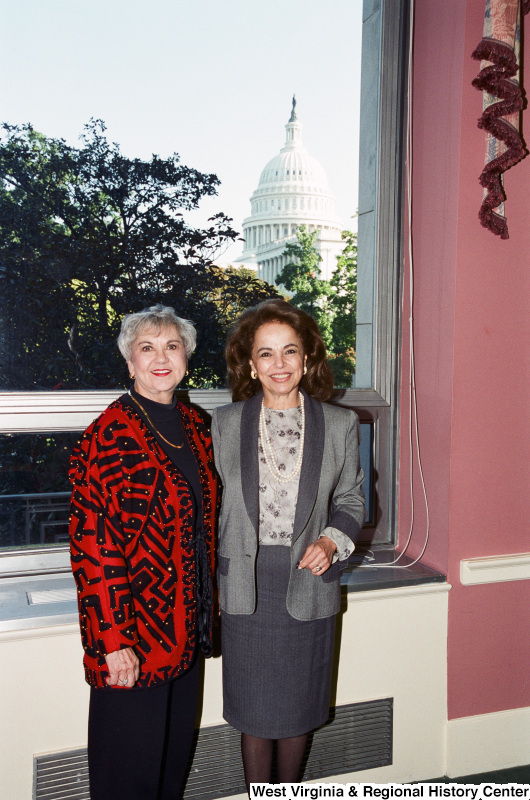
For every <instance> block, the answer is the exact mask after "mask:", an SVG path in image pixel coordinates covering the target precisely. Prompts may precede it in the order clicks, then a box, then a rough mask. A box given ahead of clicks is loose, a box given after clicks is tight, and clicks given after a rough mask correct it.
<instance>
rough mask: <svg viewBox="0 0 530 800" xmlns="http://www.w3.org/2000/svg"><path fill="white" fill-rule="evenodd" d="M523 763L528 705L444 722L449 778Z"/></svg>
mask: <svg viewBox="0 0 530 800" xmlns="http://www.w3.org/2000/svg"><path fill="white" fill-rule="evenodd" d="M524 764H530V707H529V708H515V709H512V710H509V711H499V712H497V713H493V714H480V715H477V716H475V717H462V718H461V719H452V720H450V721H449V722H448V725H447V776H448V777H449V778H458V777H460V776H462V775H475V774H476V773H479V772H492V771H494V770H497V769H507V768H509V767H519V766H522V765H524Z"/></svg>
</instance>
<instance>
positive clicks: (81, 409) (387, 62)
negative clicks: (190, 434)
mask: <svg viewBox="0 0 530 800" xmlns="http://www.w3.org/2000/svg"><path fill="white" fill-rule="evenodd" d="M364 7H365V10H364V15H363V60H362V93H361V109H362V114H361V157H360V179H359V185H360V186H361V187H362V194H361V196H360V198H359V275H358V297H357V369H356V376H355V386H354V387H351V388H348V389H346V390H342V391H341V392H340V393H339V396H338V397H337V400H336V401H337V402H338V403H341V404H344V405H346V406H349V407H354V408H356V409H357V411H358V412H359V414H360V417H361V421H362V445H361V446H362V452H363V460H364V462H365V463H370V464H371V465H372V466H373V469H370V470H369V475H368V478H367V484H366V488H367V494H368V495H369V497H370V498H371V502H370V520H369V525H368V527H367V537H368V539H369V540H370V541H371V542H372V543H375V544H379V545H383V546H391V545H392V543H393V530H394V513H395V502H396V496H395V494H396V492H395V478H394V476H395V470H396V462H397V453H396V442H395V433H396V428H397V394H396V386H397V379H398V371H397V370H398V365H397V339H398V333H399V322H400V321H399V291H400V263H401V254H402V251H401V237H400V232H401V168H402V128H403V104H404V72H405V52H404V49H405V44H404V42H405V41H406V36H405V32H406V24H407V20H406V8H405V7H406V3H405V2H402V0H399V2H398V0H365V3H364ZM277 175H278V172H276V176H277ZM299 175H301V170H299ZM306 177H307V176H306ZM273 203H274V201H271V206H273ZM301 205H302V207H303V199H302V201H301ZM309 206H310V202H309ZM279 207H280V200H278V208H279ZM280 232H281V231H280V227H279V226H277V227H276V237H277V238H278V239H279V237H280ZM283 235H284V236H285V237H287V236H288V235H289V228H288V227H287V226H286V227H284V228H283ZM246 236H247V239H248V240H250V239H251V238H252V240H253V246H254V247H255V246H256V240H257V238H258V237H257V235H256V229H255V228H254V229H253V232H252V235H251V233H250V230H247V231H246ZM261 237H262V231H261V229H260V231H259V239H258V241H261ZM279 263H281V261H280V262H279ZM278 271H279V268H278ZM119 394H120V392H119V391H116V392H110V391H105V392H87V393H84V392H70V391H55V392H4V393H0V439H1V440H2V442H1V447H0V474H1V475H2V489H1V494H0V548H2V549H3V555H1V556H0V573H2V572H3V573H4V574H6V573H7V574H16V573H19V572H21V571H24V570H27V569H30V570H39V571H46V569H49V570H52V571H57V570H60V569H64V570H67V569H69V562H68V553H67V551H66V548H65V547H64V545H63V542H64V536H65V519H66V517H65V513H66V510H65V500H66V499H67V496H68V494H69V487H68V485H67V484H66V482H65V477H66V473H65V468H64V463H63V462H62V461H61V458H62V457H63V456H64V455H65V454H66V453H67V452H68V451H69V450H70V448H71V445H72V441H73V440H74V439H76V438H77V435H78V433H79V432H80V431H82V430H83V429H84V428H85V427H86V426H87V425H88V424H89V423H90V422H91V421H92V420H93V419H94V418H95V416H97V414H98V413H99V411H100V410H102V409H103V408H105V407H106V406H107V405H108V403H109V402H110V401H111V400H112V399H113V398H114V397H115V396H118V395H119ZM190 397H191V399H192V402H194V403H196V404H197V405H200V406H202V407H203V408H204V409H205V410H207V411H209V410H211V409H212V408H214V407H215V406H216V405H219V404H221V403H226V402H229V401H230V398H229V395H228V392H227V391H225V390H222V389H216V390H194V391H191V392H190ZM47 448H48V449H50V448H53V449H55V450H56V451H57V459H58V460H57V468H56V470H55V472H53V474H48V475H46V476H44V477H45V478H46V480H45V482H42V481H43V476H42V474H41V473H39V458H40V457H41V456H40V454H41V453H42V452H45V451H46V449H47ZM23 454H26V455H23ZM24 458H25V459H26V461H25V463H23V459H24ZM63 461H64V459H63ZM34 490H35V491H34ZM50 545H53V547H52V548H51V549H50ZM21 548H23V549H24V550H25V551H26V552H25V553H24V558H23V559H22V560H21V557H20V552H19V551H21ZM46 548H48V551H47V552H45V550H46ZM52 551H53V552H52ZM23 562H24V563H23Z"/></svg>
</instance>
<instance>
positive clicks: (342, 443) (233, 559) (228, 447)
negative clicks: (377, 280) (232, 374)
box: [212, 392, 365, 620]
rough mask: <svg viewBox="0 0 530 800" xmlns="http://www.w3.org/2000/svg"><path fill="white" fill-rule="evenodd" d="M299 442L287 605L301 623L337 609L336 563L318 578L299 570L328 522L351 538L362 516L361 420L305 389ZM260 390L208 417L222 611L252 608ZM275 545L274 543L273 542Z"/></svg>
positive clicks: (249, 610) (243, 611)
mask: <svg viewBox="0 0 530 800" xmlns="http://www.w3.org/2000/svg"><path fill="white" fill-rule="evenodd" d="M304 398H305V442H304V456H303V460H302V469H301V473H300V485H299V489H298V501H297V505H296V513H295V520H294V529H293V539H292V546H291V578H290V581H289V588H288V591H287V610H288V611H289V613H290V614H291V616H292V617H294V618H295V619H299V620H312V619H320V618H322V617H329V616H331V615H333V614H336V613H337V612H338V611H339V608H340V571H341V568H344V567H345V566H346V562H340V561H336V562H335V564H333V565H332V566H331V567H330V568H329V569H328V570H327V571H326V572H325V573H324V574H323V575H322V576H318V575H316V576H315V575H312V574H311V572H310V571H309V570H307V569H297V568H296V566H297V564H298V563H299V562H300V560H301V558H302V556H303V554H304V552H305V550H306V548H307V547H308V546H309V545H310V544H312V543H313V542H315V541H316V540H317V539H318V537H319V535H320V534H321V533H322V531H323V530H324V528H326V527H327V526H332V527H333V528H337V529H338V530H340V531H342V532H343V533H345V534H346V535H347V536H348V537H349V538H350V539H351V540H352V541H355V540H356V539H357V537H358V535H359V532H360V530H361V526H362V524H363V522H364V519H365V510H364V495H363V492H362V489H361V483H362V480H363V478H364V475H363V472H362V470H361V468H360V464H359V420H358V418H357V415H356V414H355V413H354V412H353V411H348V410H347V409H344V408H337V407H336V406H330V405H327V404H324V403H320V402H319V401H318V400H314V399H313V398H312V397H309V396H308V395H307V394H306V393H305V392H304ZM262 399H263V394H262V392H259V394H257V395H254V397H252V398H251V399H250V400H245V401H243V402H238V403H232V404H231V405H227V406H222V407H220V408H216V409H215V411H214V412H213V418H212V437H213V447H214V458H215V465H216V467H217V470H218V472H219V475H220V477H221V480H222V483H223V499H222V505H221V514H220V519H219V593H220V604H221V608H222V609H223V611H226V612H228V613H229V614H252V613H253V612H254V610H255V608H256V581H255V562H256V556H257V552H258V520H259V488H258V486H259V463H258V433H259V414H260V409H261V401H262ZM279 546H280V545H279Z"/></svg>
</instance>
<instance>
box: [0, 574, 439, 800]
mask: <svg viewBox="0 0 530 800" xmlns="http://www.w3.org/2000/svg"><path fill="white" fill-rule="evenodd" d="M448 589H449V587H448V586H447V585H446V584H431V585H426V586H421V587H412V588H411V587H409V588H404V589H388V590H380V591H371V592H370V591H368V592H355V593H350V594H349V595H348V596H347V597H348V600H347V609H346V611H345V613H344V614H343V616H342V637H341V653H340V660H339V669H338V679H337V695H336V697H334V698H332V702H333V703H334V704H335V703H336V704H337V705H343V704H346V703H354V702H361V701H366V700H373V699H377V698H383V697H393V698H394V757H393V761H394V763H393V765H391V766H388V767H383V768H381V769H374V770H368V771H365V772H355V773H350V774H348V775H340V776H335V778H334V777H330V778H327V779H326V781H333V780H336V781H338V782H340V783H346V782H347V781H354V782H362V781H373V782H388V781H397V782H404V781H409V780H421V779H424V778H433V777H439V776H441V775H443V774H444V773H445V764H446V754H445V736H446V728H447V712H446V707H447V703H446V685H447V676H446V657H447V656H446V640H447V597H448ZM81 661H82V651H81V644H80V639H79V631H78V626H77V623H72V624H70V625H60V626H52V627H47V628H41V629H34V630H29V631H28V630H26V631H11V632H10V631H3V632H2V633H0V664H1V680H2V684H1V688H0V719H1V721H2V731H3V733H2V737H1V740H0V771H1V787H2V797H6V798H9V800H29V798H30V797H31V796H32V795H31V793H32V781H33V757H34V755H36V754H39V755H40V754H44V753H51V752H61V751H64V750H72V749H76V748H80V747H85V746H86V725H87V709H88V695H89V690H88V686H87V685H86V684H85V683H84V678H83V669H82V664H81ZM222 722H223V719H222V689H221V661H220V659H210V660H209V661H208V662H207V664H206V672H205V691H204V706H203V714H202V720H201V724H202V725H217V724H220V723H222Z"/></svg>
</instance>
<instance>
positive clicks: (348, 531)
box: [327, 511, 361, 543]
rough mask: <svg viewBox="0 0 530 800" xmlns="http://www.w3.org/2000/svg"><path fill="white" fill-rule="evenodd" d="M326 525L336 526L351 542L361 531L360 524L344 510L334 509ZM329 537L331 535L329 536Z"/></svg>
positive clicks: (355, 539)
mask: <svg viewBox="0 0 530 800" xmlns="http://www.w3.org/2000/svg"><path fill="white" fill-rule="evenodd" d="M327 527H329V528H337V529H338V530H339V531H341V533H344V534H345V535H346V536H347V537H348V539H350V540H351V541H352V542H354V543H355V542H356V541H357V539H358V538H359V534H360V532H361V526H360V525H359V523H358V522H357V520H355V519H354V518H353V517H352V516H351V515H350V514H346V512H345V511H336V512H335V513H334V514H333V516H332V517H331V519H330V520H329V522H328V525H327ZM330 538H331V537H330Z"/></svg>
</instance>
